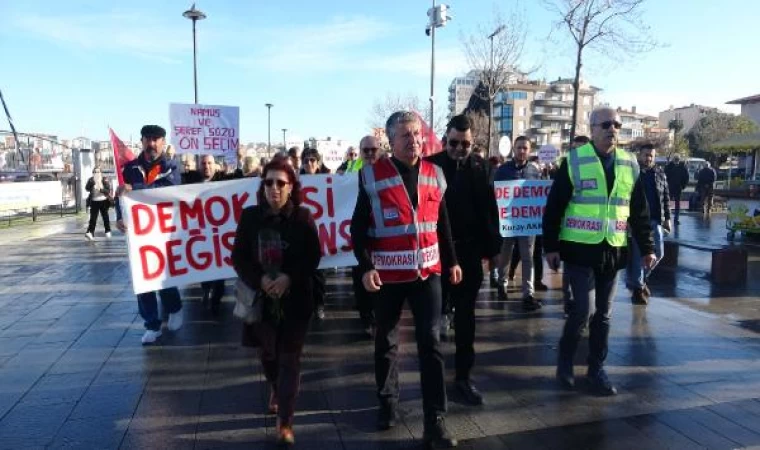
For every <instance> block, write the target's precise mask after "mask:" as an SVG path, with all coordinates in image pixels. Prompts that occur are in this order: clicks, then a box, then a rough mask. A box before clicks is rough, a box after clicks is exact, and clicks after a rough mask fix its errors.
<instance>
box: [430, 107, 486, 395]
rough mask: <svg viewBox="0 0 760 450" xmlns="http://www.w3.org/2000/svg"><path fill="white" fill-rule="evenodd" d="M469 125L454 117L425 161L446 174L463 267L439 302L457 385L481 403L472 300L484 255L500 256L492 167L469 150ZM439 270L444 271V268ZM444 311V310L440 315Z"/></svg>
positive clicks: (479, 281)
mask: <svg viewBox="0 0 760 450" xmlns="http://www.w3.org/2000/svg"><path fill="white" fill-rule="evenodd" d="M471 128H472V121H471V120H470V118H469V117H467V116H465V115H459V116H454V117H453V118H452V119H451V121H449V124H448V126H447V127H446V138H447V139H446V147H445V150H446V151H443V152H440V153H437V154H435V155H433V156H430V157H429V158H428V161H430V162H432V163H434V164H436V165H438V166H439V167H441V168H442V169H443V173H444V176H445V177H446V184H447V185H448V189H446V194H445V195H444V201H445V202H446V208H447V209H448V211H449V219H450V222H451V234H452V237H453V238H454V248H455V250H456V254H457V259H458V262H459V264H460V266H461V267H462V277H463V278H462V282H461V283H460V284H458V285H452V284H451V283H450V282H449V280H448V279H447V278H446V277H443V278H442V279H441V286H442V289H441V290H442V294H443V303H444V305H447V304H448V305H450V306H453V307H454V324H455V327H456V388H457V390H458V391H459V392H460V393H461V394H462V395H463V397H464V398H465V400H466V401H467V402H468V403H470V404H472V405H480V404H482V403H483V396H482V395H481V394H480V392H478V390H477V389H476V388H475V386H474V385H473V384H472V380H471V379H470V372H471V371H472V367H473V365H474V363H475V344H474V343H475V301H476V299H477V297H478V292H479V291H480V285H481V284H482V282H483V258H491V257H493V256H495V255H497V254H498V251H499V244H500V241H501V237H500V235H499V223H498V221H497V219H498V210H497V207H496V197H495V196H494V192H493V188H492V187H491V183H490V182H489V180H490V173H489V172H490V171H491V167H490V164H488V161H486V160H484V159H483V158H482V157H480V156H478V155H476V154H474V153H471V152H470V149H471V148H472V141H473V139H472V131H471ZM443 272H444V273H446V272H448V270H447V268H444V270H443ZM444 308H445V306H444ZM447 312H448V311H445V310H444V314H446V313H447Z"/></svg>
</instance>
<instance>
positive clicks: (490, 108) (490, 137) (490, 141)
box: [488, 25, 504, 156]
mask: <svg viewBox="0 0 760 450" xmlns="http://www.w3.org/2000/svg"><path fill="white" fill-rule="evenodd" d="M502 31H504V25H499V27H498V28H496V30H494V32H493V33H491V34H489V35H488V39H489V40H490V41H491V64H490V66H491V68H490V71H491V73H490V74H489V77H490V78H491V83H495V82H496V73H495V71H496V69H495V67H494V66H495V65H496V64H495V61H494V60H493V38H495V37H496V36H498V35H499V33H501V32H502ZM488 90H489V91H490V92H489V93H488V94H489V95H488V101H489V105H488V154H489V156H493V155H494V152H493V116H494V114H493V100H494V97H495V96H496V94H497V92H493V86H489V89H488Z"/></svg>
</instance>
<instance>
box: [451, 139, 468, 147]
mask: <svg viewBox="0 0 760 450" xmlns="http://www.w3.org/2000/svg"><path fill="white" fill-rule="evenodd" d="M448 143H449V145H450V146H451V148H457V147H459V145H460V144H461V145H462V148H465V149H467V148H470V146H471V145H472V142H470V141H458V140H456V139H449V140H448Z"/></svg>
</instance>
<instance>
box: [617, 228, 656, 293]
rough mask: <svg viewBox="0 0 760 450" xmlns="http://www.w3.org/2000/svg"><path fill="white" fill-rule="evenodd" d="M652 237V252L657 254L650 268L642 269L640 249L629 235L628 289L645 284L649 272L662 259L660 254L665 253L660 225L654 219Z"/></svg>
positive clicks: (637, 287) (639, 287)
mask: <svg viewBox="0 0 760 450" xmlns="http://www.w3.org/2000/svg"><path fill="white" fill-rule="evenodd" d="M652 237H653V238H654V254H655V256H657V261H656V262H655V263H654V265H653V266H652V268H651V269H644V266H642V265H641V250H639V246H638V245H637V244H636V239H634V238H633V236H631V247H630V249H629V252H628V253H629V257H628V269H627V271H626V272H627V279H626V285H627V286H628V288H629V289H642V288H643V287H644V286H645V285H646V284H647V280H648V279H649V274H650V273H652V271H653V270H654V268H655V267H657V264H658V263H659V262H660V261H661V260H662V255H663V254H665V244H664V243H663V241H662V225H660V223H659V222H657V221H655V220H653V221H652Z"/></svg>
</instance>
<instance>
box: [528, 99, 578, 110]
mask: <svg viewBox="0 0 760 450" xmlns="http://www.w3.org/2000/svg"><path fill="white" fill-rule="evenodd" d="M533 103H534V104H535V105H536V106H548V107H550V108H572V107H573V102H566V101H563V100H556V99H549V98H542V99H535V100H533Z"/></svg>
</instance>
